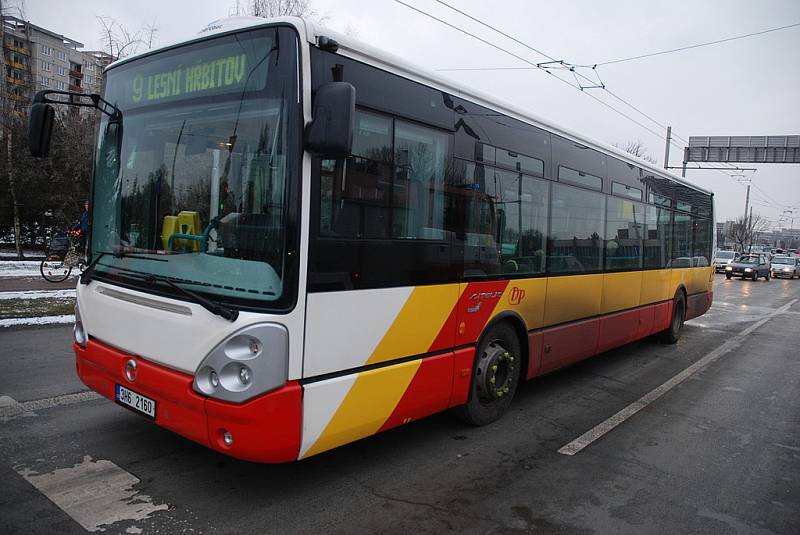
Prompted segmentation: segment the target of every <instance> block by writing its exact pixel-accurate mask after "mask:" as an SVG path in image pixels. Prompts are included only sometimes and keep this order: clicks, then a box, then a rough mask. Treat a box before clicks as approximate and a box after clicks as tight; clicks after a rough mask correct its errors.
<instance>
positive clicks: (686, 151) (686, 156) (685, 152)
mask: <svg viewBox="0 0 800 535" xmlns="http://www.w3.org/2000/svg"><path fill="white" fill-rule="evenodd" d="M687 161H689V147H684V149H683V170H682V171H681V176H682V177H683V178H686V162H687Z"/></svg>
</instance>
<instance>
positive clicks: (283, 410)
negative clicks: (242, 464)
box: [73, 340, 302, 462]
mask: <svg viewBox="0 0 800 535" xmlns="http://www.w3.org/2000/svg"><path fill="white" fill-rule="evenodd" d="M73 349H74V351H75V361H76V368H77V371H78V376H79V377H80V378H81V380H82V381H83V382H84V383H85V384H86V386H88V387H89V388H91V389H92V390H95V391H96V392H98V393H100V394H102V395H103V396H105V397H107V398H109V399H111V400H114V397H115V396H114V393H115V386H114V385H115V384H117V383H118V384H121V385H123V386H125V387H127V388H130V389H131V390H134V391H136V392H138V393H140V394H142V395H145V396H147V397H149V398H152V399H154V400H155V401H156V420H155V423H156V424H158V425H160V426H162V427H164V428H166V429H169V430H170V431H174V432H176V433H178V434H180V435H182V436H184V437H186V438H189V439H191V440H194V441H195V442H199V443H200V444H203V445H204V446H207V447H211V448H213V449H216V450H219V451H221V452H223V453H225V454H227V455H230V456H232V457H237V458H239V459H245V460H249V461H257V462H285V461H293V460H295V459H297V453H298V451H299V449H300V426H301V423H302V413H301V411H302V404H301V397H302V393H301V387H300V385H299V384H297V383H296V382H294V383H289V384H287V385H286V386H284V387H282V388H280V389H279V390H275V391H273V392H270V393H267V394H264V395H262V396H259V397H257V398H255V399H253V400H251V401H249V402H247V403H243V404H233V403H226V402H221V401H215V400H209V399H207V398H205V397H203V396H200V395H198V394H197V393H196V392H194V390H192V376H191V375H188V374H185V373H180V372H176V371H174V370H170V369H168V368H165V367H163V366H159V365H157V364H154V363H152V362H149V361H147V360H144V359H142V358H139V357H136V356H133V355H130V354H127V353H123V352H122V351H119V350H117V349H114V348H111V347H109V346H106V345H105V344H102V343H99V342H96V341H94V340H90V341H89V343H88V344H87V346H86V349H83V348H81V347H80V346H78V345H73ZM131 359H133V360H135V361H136V363H137V370H138V375H137V377H136V380H135V381H133V382H130V381H128V380H127V378H126V377H125V371H124V370H125V363H126V362H127V361H128V360H131ZM223 426H224V427H225V429H226V430H228V431H230V432H231V433H232V434H233V437H234V442H233V445H232V446H231V447H226V446H224V444H222V441H221V433H219V436H217V433H218V431H219V429H221V428H222V427H223ZM210 435H212V436H210ZM218 439H219V440H218Z"/></svg>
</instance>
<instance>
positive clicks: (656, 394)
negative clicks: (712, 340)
mask: <svg viewBox="0 0 800 535" xmlns="http://www.w3.org/2000/svg"><path fill="white" fill-rule="evenodd" d="M796 302H797V299H792V300H791V301H789V302H788V303H786V304H785V305H783V306H782V307H780V308H778V309H775V310H773V311H772V312H771V313H770V314H768V315H767V316H766V317H765V318H763V319H761V320H759V321H757V322H756V323H753V324H752V325H750V326H749V327H747V328H746V329H744V330H743V331H741V332H740V333H739V334H737V335H736V336H734V337H733V338H731V339H730V340H728V341H727V342H725V343H724V344H722V345H721V346H719V347H718V348H717V349H715V350H714V351H712V352H711V353H709V354H707V355H706V356H704V357H703V358H701V359H700V360H698V361H697V362H695V363H694V364H692V365H691V366H689V367H688V368H686V369H685V370H683V371H682V372H680V373H678V374H677V375H675V376H674V377H672V378H671V379H669V380H668V381H667V382H665V383H664V384H662V385H661V386H658V387H656V388H654V389H653V390H651V391H650V392H648V393H647V394H645V395H644V396H642V397H640V398H639V399H637V400H636V401H634V402H633V403H631V404H630V405H628V406H627V407H625V408H624V409H622V410H621V411H619V412H618V413H616V414H614V415H613V416H611V417H610V418H608V419H607V420H605V421H603V422H601V423H600V424H598V425H596V426H595V427H593V428H592V429H590V430H589V431H587V432H586V433H584V434H582V435H581V436H579V437H578V438H576V439H575V440H573V441H572V442H570V443H569V444H566V445H565V446H562V447H561V448H559V450H558V453H561V454H562V455H575V454H576V453H578V452H579V451H581V450H582V449H584V448H585V447H586V446H588V445H589V444H591V443H592V442H594V441H595V440H597V439H598V438H600V437H602V436H603V435H605V434H606V433H608V432H609V431H611V430H612V429H614V428H615V427H617V426H618V425H620V424H621V423H622V422H624V421H625V420H627V419H628V418H630V417H631V416H633V415H634V414H636V413H637V412H639V411H640V410H642V409H643V408H645V407H647V406H648V405H649V404H650V403H652V402H654V401H655V400H657V399H658V398H660V397H661V396H663V395H664V394H666V393H667V392H669V391H670V390H671V389H673V388H674V387H676V386H677V385H679V384H680V383H682V382H683V381H685V380H686V379H688V378H689V377H691V376H692V375H694V374H695V373H697V372H699V371H700V370H702V369H703V368H705V367H706V366H708V365H709V364H711V363H712V362H714V361H715V360H717V359H718V358H720V357H721V356H723V355H725V354H727V353H729V352H731V351H733V350H734V349H736V348H738V347H739V346H740V345H742V342H744V340H745V339H746V338H747V336H748V335H749V334H750V333H751V332H753V331H755V330H756V329H758V328H759V327H761V326H762V325H764V324H765V323H767V322H768V321H769V320H771V319H772V318H774V317H775V316H777V315H778V314H782V313H784V312H786V311H787V310H789V308H790V307H791V306H792V305H793V304H795V303H796Z"/></svg>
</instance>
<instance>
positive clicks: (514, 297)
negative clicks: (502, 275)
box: [508, 286, 525, 305]
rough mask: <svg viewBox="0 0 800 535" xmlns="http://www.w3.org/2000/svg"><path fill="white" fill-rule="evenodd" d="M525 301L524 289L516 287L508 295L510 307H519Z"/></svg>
mask: <svg viewBox="0 0 800 535" xmlns="http://www.w3.org/2000/svg"><path fill="white" fill-rule="evenodd" d="M523 299H525V290H523V289H522V288H517V287H516V286H514V287H513V288H511V291H510V292H509V294H508V304H509V305H518V304H520V303H521V302H522V300H523Z"/></svg>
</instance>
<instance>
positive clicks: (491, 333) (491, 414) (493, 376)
mask: <svg viewBox="0 0 800 535" xmlns="http://www.w3.org/2000/svg"><path fill="white" fill-rule="evenodd" d="M522 365H523V362H522V345H521V344H520V341H519V337H518V335H517V332H516V330H515V329H514V327H513V326H512V325H511V324H510V323H508V322H505V321H504V322H501V323H498V324H496V325H494V326H492V327H491V328H490V329H489V330H488V331H487V332H486V333H485V334H484V336H483V337H482V338H481V342H480V344H479V345H478V349H477V350H476V352H475V363H474V365H473V367H472V381H471V384H470V392H469V398H468V400H467V402H466V403H465V404H464V405H461V406H459V407H455V408H454V409H453V413H454V414H455V416H456V417H457V418H458V419H460V420H462V421H464V422H466V423H468V424H470V425H476V426H480V425H486V424H490V423H492V422H494V421H496V420H499V419H500V418H501V417H502V416H503V414H505V412H506V411H507V410H508V407H509V406H510V405H511V400H512V399H513V398H514V394H515V393H516V391H517V386H519V380H520V373H521V370H522Z"/></svg>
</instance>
